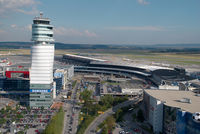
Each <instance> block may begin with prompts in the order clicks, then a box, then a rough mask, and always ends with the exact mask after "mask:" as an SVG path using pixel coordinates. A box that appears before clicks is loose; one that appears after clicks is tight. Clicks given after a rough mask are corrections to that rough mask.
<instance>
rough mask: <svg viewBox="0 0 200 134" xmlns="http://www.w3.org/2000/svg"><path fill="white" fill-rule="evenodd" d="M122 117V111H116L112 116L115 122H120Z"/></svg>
mask: <svg viewBox="0 0 200 134" xmlns="http://www.w3.org/2000/svg"><path fill="white" fill-rule="evenodd" d="M122 115H123V111H122V109H121V108H120V109H118V110H117V112H116V113H115V114H114V117H115V119H116V121H117V122H120V121H122Z"/></svg>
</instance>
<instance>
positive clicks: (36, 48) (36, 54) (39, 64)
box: [30, 13, 54, 107]
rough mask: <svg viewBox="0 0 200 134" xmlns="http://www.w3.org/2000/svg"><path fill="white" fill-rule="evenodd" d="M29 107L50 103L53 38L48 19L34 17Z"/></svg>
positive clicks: (48, 104)
mask: <svg viewBox="0 0 200 134" xmlns="http://www.w3.org/2000/svg"><path fill="white" fill-rule="evenodd" d="M32 41H34V43H33V45H32V48H31V58H32V62H31V69H30V107H42V106H43V107H50V106H51V104H52V92H53V91H52V88H53V62H54V44H53V42H54V39H53V26H52V25H51V24H50V19H48V18H44V17H43V14H42V13H40V17H35V18H34V20H33V24H32Z"/></svg>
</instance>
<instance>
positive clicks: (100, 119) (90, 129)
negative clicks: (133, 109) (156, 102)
mask: <svg viewBox="0 0 200 134" xmlns="http://www.w3.org/2000/svg"><path fill="white" fill-rule="evenodd" d="M137 101H138V100H128V101H125V102H123V103H120V104H118V105H116V106H114V107H112V108H110V109H108V110H107V111H105V112H104V114H101V115H99V116H98V117H96V118H95V119H94V120H93V122H92V123H91V124H90V125H89V126H88V127H87V129H86V130H85V133H84V134H95V130H96V128H97V127H98V125H99V124H101V123H102V122H103V121H104V120H105V119H106V118H107V117H108V116H110V115H112V114H113V113H115V112H116V111H117V110H118V109H119V108H122V107H126V106H128V105H131V104H133V103H135V102H137Z"/></svg>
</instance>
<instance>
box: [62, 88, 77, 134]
mask: <svg viewBox="0 0 200 134" xmlns="http://www.w3.org/2000/svg"><path fill="white" fill-rule="evenodd" d="M78 86H79V84H76V85H75V88H74V89H72V95H71V99H70V100H66V102H65V103H64V110H65V111H67V112H65V117H64V128H63V134H75V133H76V131H77V126H78V113H79V110H77V109H76V108H75V107H76V102H77V96H76V92H77V88H78Z"/></svg>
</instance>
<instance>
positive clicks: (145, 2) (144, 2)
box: [137, 0, 149, 5]
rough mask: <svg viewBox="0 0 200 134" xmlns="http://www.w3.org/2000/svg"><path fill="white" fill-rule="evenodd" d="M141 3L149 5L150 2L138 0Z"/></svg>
mask: <svg viewBox="0 0 200 134" xmlns="http://www.w3.org/2000/svg"><path fill="white" fill-rule="evenodd" d="M137 1H138V3H139V4H141V5H148V4H149V2H147V1H146V0H137Z"/></svg>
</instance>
